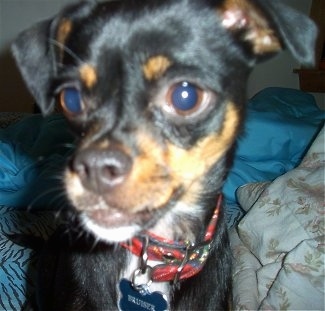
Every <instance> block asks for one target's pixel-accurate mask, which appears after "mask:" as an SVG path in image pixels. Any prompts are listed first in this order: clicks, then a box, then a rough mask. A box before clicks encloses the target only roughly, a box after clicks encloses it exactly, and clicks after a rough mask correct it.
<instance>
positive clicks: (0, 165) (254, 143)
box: [0, 88, 325, 311]
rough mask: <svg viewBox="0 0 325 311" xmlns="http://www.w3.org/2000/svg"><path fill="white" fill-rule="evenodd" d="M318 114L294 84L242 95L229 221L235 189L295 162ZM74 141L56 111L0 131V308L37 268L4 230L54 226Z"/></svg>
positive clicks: (10, 304)
mask: <svg viewBox="0 0 325 311" xmlns="http://www.w3.org/2000/svg"><path fill="white" fill-rule="evenodd" d="M324 119H325V115H324V111H322V110H320V109H319V108H318V107H317V105H316V103H315V100H314V98H313V97H312V96H311V95H309V94H307V93H304V92H301V91H298V90H293V89H284V88H267V89H264V90H262V91H261V92H260V93H258V94H257V95H256V96H254V97H253V98H252V99H251V100H250V101H249V102H248V112H247V122H246V126H245V128H244V131H243V134H242V135H241V137H240V138H239V140H238V149H237V152H236V156H235V159H234V166H233V168H232V170H231V171H230V174H229V177H228V179H227V181H226V183H225V186H224V194H225V199H226V214H227V219H228V224H229V226H231V225H233V224H234V223H236V222H237V221H238V219H239V218H240V217H241V216H242V214H243V212H242V210H241V209H240V207H239V205H238V204H237V200H236V195H235V192H236V189H237V188H238V187H239V186H241V185H243V184H246V183H248V182H253V181H263V180H273V179H275V178H276V177H278V176H279V175H282V174H283V173H285V172H287V171H289V170H291V169H292V168H294V167H295V166H296V165H297V164H298V163H299V162H300V160H301V159H302V157H303V155H304V154H305V152H306V151H307V149H308V146H309V145H310V144H311V142H312V140H313V138H314V137H315V135H316V134H317V133H318V130H319V129H320V127H321V124H322V123H323V122H324ZM72 144H73V136H72V135H71V134H70V131H69V129H68V127H67V124H66V122H65V120H64V118H63V117H62V116H61V115H59V114H58V115H53V116H50V117H46V118H43V117H42V116H40V115H32V116H28V117H26V118H24V119H23V120H21V121H19V122H18V123H16V124H14V125H11V126H9V127H8V128H5V129H1V130H0V260H1V261H0V263H1V270H0V310H8V311H9V310H10V311H13V310H22V308H23V305H24V304H25V302H26V298H27V297H29V295H31V293H32V292H33V275H34V274H33V273H34V271H35V258H34V257H33V255H35V254H34V253H33V252H32V251H31V250H28V249H25V248H22V247H20V246H18V245H15V244H13V243H12V242H11V241H10V240H8V238H7V234H9V233H26V232H27V233H33V234H35V235H38V236H44V237H47V236H48V235H49V234H50V233H51V232H52V231H53V230H54V227H55V221H53V211H55V210H57V209H59V208H62V206H64V198H63V197H62V195H61V194H60V193H62V191H61V190H62V185H61V184H60V176H61V174H62V168H63V166H64V163H65V161H66V159H67V157H68V155H69V152H70V151H71V147H72ZM27 207H29V208H31V211H32V212H30V211H26V209H27ZM49 210H52V211H49Z"/></svg>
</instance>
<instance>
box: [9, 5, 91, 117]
mask: <svg viewBox="0 0 325 311" xmlns="http://www.w3.org/2000/svg"><path fill="white" fill-rule="evenodd" d="M94 6H95V2H89V1H80V2H77V3H76V4H72V5H70V6H68V7H66V8H65V9H63V10H62V11H61V12H60V13H59V14H57V15H55V16H54V17H53V18H52V19H49V20H45V21H42V22H39V23H37V24H36V25H34V26H32V27H31V28H29V29H27V30H25V31H23V32H22V33H20V34H19V35H18V37H17V38H16V40H15V41H14V42H13V44H12V46H11V50H12V53H13V56H14V58H15V60H16V63H17V66H18V68H19V70H20V72H21V74H22V76H23V79H24V81H25V83H26V85H27V87H28V89H29V91H30V92H31V94H32V95H33V96H34V98H35V100H36V103H37V104H38V106H39V107H40V109H41V111H42V113H43V114H45V115H46V114H48V113H49V112H51V111H52V110H53V108H54V104H55V98H54V97H53V95H52V94H51V87H52V83H53V79H54V78H55V76H56V70H57V68H58V65H59V63H60V60H59V59H58V55H57V54H58V47H60V48H61V50H62V49H64V42H61V41H64V40H61V39H62V37H63V38H64V36H65V35H66V34H68V33H69V29H70V28H71V27H72V26H71V25H72V21H73V19H74V18H82V17H84V16H88V14H89V12H91V10H92V8H93V7H94ZM70 22H71V23H70Z"/></svg>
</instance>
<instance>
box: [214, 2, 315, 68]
mask: <svg viewBox="0 0 325 311" xmlns="http://www.w3.org/2000/svg"><path fill="white" fill-rule="evenodd" d="M218 11H219V13H220V14H221V20H222V25H223V26H224V27H225V28H227V29H229V30H230V31H231V32H232V33H233V34H234V35H235V36H236V37H237V38H239V40H241V42H243V43H245V44H246V47H247V48H248V49H249V50H250V52H251V53H253V54H254V55H255V56H256V57H257V59H263V58H267V57H268V56H271V55H273V54H274V53H276V52H278V51H279V50H281V49H283V48H287V49H288V50H289V51H290V52H291V53H292V55H293V56H294V57H295V58H296V59H297V60H298V61H299V62H300V63H301V64H304V65H313V64H314V61H315V59H314V58H315V52H314V46H315V42H316V38H317V28H316V26H315V24H314V23H313V22H312V21H311V20H310V19H309V18H308V17H307V16H305V15H303V14H302V13H300V12H298V11H296V10H294V9H292V8H290V7H288V6H286V5H284V4H283V3H281V2H280V1H278V0H268V1H267V0H255V1H254V0H224V1H223V4H222V6H221V7H220V8H219V9H218Z"/></svg>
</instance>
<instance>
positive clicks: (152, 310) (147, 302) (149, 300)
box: [119, 279, 168, 311]
mask: <svg viewBox="0 0 325 311" xmlns="http://www.w3.org/2000/svg"><path fill="white" fill-rule="evenodd" d="M120 292H121V299H120V302H119V310H120V311H166V310H168V303H167V299H166V296H165V295H163V294H162V293H160V292H150V291H149V290H148V289H147V290H145V289H144V290H140V291H139V290H137V289H135V288H134V287H133V286H132V283H131V282H130V281H128V280H126V279H122V280H121V281H120Z"/></svg>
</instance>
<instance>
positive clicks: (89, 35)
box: [12, 0, 317, 311]
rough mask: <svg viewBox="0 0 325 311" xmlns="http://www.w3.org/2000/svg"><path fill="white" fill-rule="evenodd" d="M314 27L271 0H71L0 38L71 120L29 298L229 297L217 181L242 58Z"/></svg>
mask: <svg viewBox="0 0 325 311" xmlns="http://www.w3.org/2000/svg"><path fill="white" fill-rule="evenodd" d="M316 36H317V31H316V28H315V26H314V24H313V22H311V21H310V20H309V19H308V18H307V17H306V16H304V15H302V14H301V13H298V12H296V11H295V10H293V9H291V8H289V7H287V6H285V5H284V4H282V3H281V2H280V1H275V0H272V1H265V0H259V1H257V0H256V1H253V0H191V1H188V0H177V1H174V0H165V1H159V0H141V1H140V0H139V1H135V0H124V1H122V0H111V1H107V2H95V1H86V2H85V1H82V2H78V3H76V4H72V5H70V6H68V7H67V8H65V9H63V10H62V11H61V12H60V13H58V14H57V15H56V16H55V17H54V18H52V19H50V20H46V21H43V22H40V23H38V24H36V25H35V26H33V27H32V28H30V29H28V30H26V31H24V32H23V33H22V34H21V35H19V36H18V38H17V39H16V41H15V42H14V43H13V47H12V51H13V55H14V57H15V59H16V62H17V65H18V67H19V69H20V71H21V73H22V76H23V78H24V80H25V82H26V85H27V87H28V88H29V90H30V91H31V93H32V94H33V96H34V97H35V100H36V102H37V104H38V105H39V107H40V109H41V111H42V112H43V114H44V115H46V114H49V113H50V112H51V111H53V109H54V108H55V107H56V106H60V107H61V109H62V113H63V114H64V115H65V117H66V119H67V120H68V122H69V124H70V126H71V129H72V130H73V131H74V132H75V133H76V137H77V144H76V150H75V152H74V154H73V155H72V156H71V158H70V159H69V161H68V163H67V167H66V169H65V172H64V186H65V191H66V196H67V198H68V199H69V202H70V204H71V206H72V208H73V210H74V213H75V215H76V216H75V217H72V219H71V222H70V223H69V224H64V225H63V228H62V227H60V229H58V230H57V231H56V233H55V234H54V236H53V237H52V238H51V239H50V240H49V241H48V243H47V244H46V246H45V248H44V251H43V252H42V255H41V258H40V266H39V277H38V284H37V307H35V308H37V309H38V310H46V311H49V310H56V311H57V310H61V311H63V310H89V311H95V310H167V309H168V310H226V309H231V299H232V297H231V278H232V277H231V261H232V255H231V252H230V247H229V241H228V236H227V226H226V221H225V217H224V211H223V208H222V185H223V182H224V180H225V178H226V175H227V172H228V171H229V169H230V166H231V158H232V154H233V150H234V148H235V141H236V137H237V136H238V135H239V133H240V131H241V128H242V124H243V122H244V118H245V101H246V83H247V79H248V77H249V74H250V72H251V70H252V68H253V67H254V66H255V65H256V64H257V63H259V62H260V61H263V60H265V59H268V58H270V57H271V56H273V55H275V54H277V53H278V52H279V51H281V50H283V49H288V50H289V51H290V52H291V53H292V54H293V56H294V57H295V58H296V59H297V60H298V61H299V62H300V63H302V64H306V65H311V64H313V62H314V55H313V46H314V43H315V39H316Z"/></svg>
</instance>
